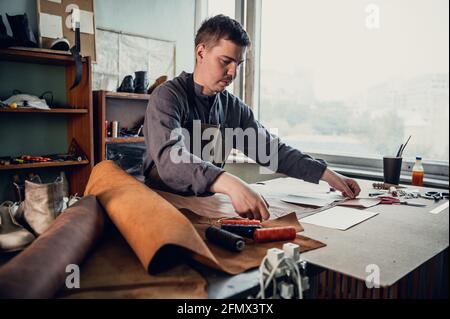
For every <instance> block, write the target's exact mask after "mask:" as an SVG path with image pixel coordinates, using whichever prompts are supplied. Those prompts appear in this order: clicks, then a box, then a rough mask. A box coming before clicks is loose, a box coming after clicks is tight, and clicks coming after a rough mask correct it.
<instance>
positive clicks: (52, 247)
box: [0, 196, 105, 299]
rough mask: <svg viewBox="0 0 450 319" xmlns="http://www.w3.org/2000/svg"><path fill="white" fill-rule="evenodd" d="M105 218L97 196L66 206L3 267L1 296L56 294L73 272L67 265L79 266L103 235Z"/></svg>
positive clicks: (23, 296) (50, 295) (0, 271)
mask: <svg viewBox="0 0 450 319" xmlns="http://www.w3.org/2000/svg"><path fill="white" fill-rule="evenodd" d="M104 218H105V214H104V211H103V208H102V207H101V206H100V205H99V203H98V202H97V199H96V198H95V196H87V197H83V198H82V199H80V200H79V201H78V202H76V203H75V204H74V205H72V206H71V207H69V208H67V209H66V210H65V211H64V212H63V213H61V215H60V216H59V217H58V218H57V219H56V220H55V221H54V222H53V224H52V225H51V226H50V227H49V228H48V229H47V231H45V232H44V233H43V234H42V235H41V236H39V237H38V238H37V239H36V240H35V241H34V242H33V243H32V244H31V245H30V246H29V247H27V248H26V249H25V250H24V251H22V252H21V253H20V254H19V255H17V256H16V257H14V258H13V259H11V260H10V261H9V262H8V263H6V264H5V265H4V266H2V267H0V298H24V299H28V298H33V299H36V298H51V297H53V296H54V295H55V294H56V292H57V291H58V290H59V289H60V288H61V287H62V286H63V285H64V284H65V282H66V278H67V276H69V275H70V273H71V272H70V271H69V272H66V267H67V266H68V265H70V264H75V265H78V266H80V265H81V262H82V261H83V259H84V258H85V256H86V254H87V253H88V251H89V250H90V249H91V248H92V247H93V246H94V244H95V242H96V241H97V239H98V238H99V237H100V235H101V233H102V231H103V226H104ZM69 269H71V268H69Z"/></svg>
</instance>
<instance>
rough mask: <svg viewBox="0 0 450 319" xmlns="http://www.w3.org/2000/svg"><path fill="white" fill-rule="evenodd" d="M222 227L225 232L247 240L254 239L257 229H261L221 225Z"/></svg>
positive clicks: (251, 226) (247, 226) (257, 226)
mask: <svg viewBox="0 0 450 319" xmlns="http://www.w3.org/2000/svg"><path fill="white" fill-rule="evenodd" d="M220 227H221V229H223V230H226V231H229V232H231V233H233V234H236V235H239V236H242V237H247V238H253V233H254V232H255V229H258V228H261V226H260V225H221V226H220Z"/></svg>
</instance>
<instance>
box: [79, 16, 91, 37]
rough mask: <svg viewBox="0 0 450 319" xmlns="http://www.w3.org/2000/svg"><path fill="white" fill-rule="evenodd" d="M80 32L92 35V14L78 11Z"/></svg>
mask: <svg viewBox="0 0 450 319" xmlns="http://www.w3.org/2000/svg"><path fill="white" fill-rule="evenodd" d="M80 32H81V33H87V34H94V13H93V12H90V11H84V10H80Z"/></svg>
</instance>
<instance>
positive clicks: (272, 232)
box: [253, 226, 297, 243]
mask: <svg viewBox="0 0 450 319" xmlns="http://www.w3.org/2000/svg"><path fill="white" fill-rule="evenodd" d="M296 235H297V231H296V230H295V227H293V226H284V227H272V228H259V229H256V230H255V232H254V233H253V239H254V240H255V242H257V243H267V242H272V241H281V240H293V239H295V237H296Z"/></svg>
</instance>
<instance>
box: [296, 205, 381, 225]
mask: <svg viewBox="0 0 450 319" xmlns="http://www.w3.org/2000/svg"><path fill="white" fill-rule="evenodd" d="M376 215H378V213H374V212H371V211H368V210H358V209H353V208H347V207H340V206H336V207H333V208H330V209H327V210H324V211H323V212H319V213H317V214H314V215H310V216H308V217H305V218H302V219H300V223H302V224H303V223H305V224H312V225H316V226H322V227H327V228H334V229H340V230H347V229H349V228H350V227H352V226H355V225H357V224H359V223H361V222H363V221H365V220H367V219H369V218H371V217H373V216H376Z"/></svg>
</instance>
